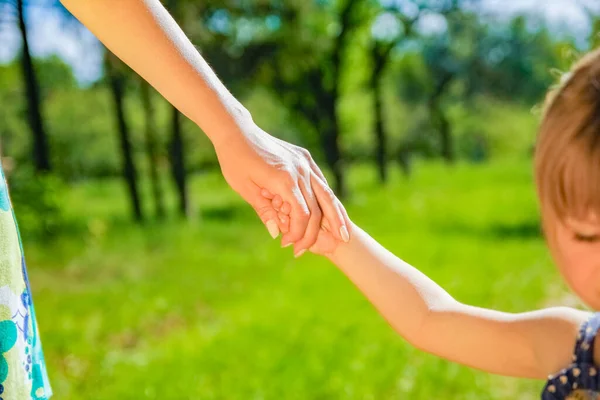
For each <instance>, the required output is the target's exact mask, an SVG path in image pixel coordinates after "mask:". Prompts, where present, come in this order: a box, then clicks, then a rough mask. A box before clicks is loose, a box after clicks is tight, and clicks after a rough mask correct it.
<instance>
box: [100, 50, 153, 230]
mask: <svg viewBox="0 0 600 400" xmlns="http://www.w3.org/2000/svg"><path fill="white" fill-rule="evenodd" d="M104 67H105V72H106V76H107V80H108V84H109V87H110V92H111V94H112V98H113V103H114V110H115V116H116V122H117V130H118V132H119V144H120V147H121V155H122V157H123V177H124V178H125V182H126V184H127V189H128V191H129V198H130V201H131V207H132V211H133V217H134V219H135V220H136V221H137V222H142V221H143V219H144V217H143V213H142V207H141V204H140V196H139V191H138V186H137V171H136V168H135V163H134V160H133V151H132V148H131V139H130V133H129V124H128V123H127V117H126V115H127V113H126V112H125V104H124V102H125V88H126V75H125V71H124V69H125V66H124V65H123V63H122V62H121V61H120V60H119V59H118V58H117V57H116V56H114V55H113V54H112V53H110V52H109V51H108V50H106V53H105V58H104Z"/></svg>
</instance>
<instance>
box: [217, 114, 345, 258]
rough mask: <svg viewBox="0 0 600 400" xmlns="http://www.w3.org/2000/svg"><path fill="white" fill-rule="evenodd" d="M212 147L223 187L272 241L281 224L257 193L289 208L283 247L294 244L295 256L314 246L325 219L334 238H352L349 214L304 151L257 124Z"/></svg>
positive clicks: (266, 202) (263, 198)
mask: <svg viewBox="0 0 600 400" xmlns="http://www.w3.org/2000/svg"><path fill="white" fill-rule="evenodd" d="M214 146H215V150H216V153H217V157H218V159H219V163H220V165H221V171H222V172H223V176H224V177H225V179H226V181H227V183H228V184H229V185H230V186H231V188H232V189H233V190H235V191H236V192H237V193H238V194H240V195H241V196H242V198H244V200H246V201H247V202H248V203H249V204H250V205H251V206H252V207H253V208H254V210H255V211H256V213H257V214H258V216H259V217H260V219H261V220H262V221H263V223H264V224H265V225H266V227H267V229H268V231H269V233H270V234H271V236H272V237H273V238H276V237H277V236H278V235H279V233H280V232H281V231H282V229H283V224H282V223H281V221H280V220H279V218H278V216H277V211H276V210H275V209H274V208H273V206H272V204H271V200H269V199H268V198H265V197H264V196H263V195H262V194H261V190H262V189H263V188H264V189H267V190H268V191H269V192H271V193H275V194H278V195H280V196H281V199H282V201H283V202H286V203H289V205H290V208H291V209H290V213H289V215H290V220H291V223H290V226H289V231H288V230H287V229H286V233H284V235H283V237H282V245H283V246H284V247H287V246H289V245H292V244H294V254H295V255H296V256H299V255H301V254H302V253H304V252H305V251H306V250H308V249H309V248H310V247H311V246H313V245H314V244H315V243H316V241H317V237H318V235H319V230H320V229H321V223H322V219H324V218H325V219H327V220H328V221H329V224H330V225H331V226H330V228H331V231H332V234H333V235H334V236H335V238H336V239H338V240H342V241H345V242H347V241H348V240H349V239H350V237H349V233H348V226H349V220H348V215H347V214H346V211H345V209H344V207H343V206H342V204H341V203H340V202H339V200H338V199H337V198H336V196H335V195H334V194H333V191H332V190H331V189H330V188H329V186H327V183H326V180H325V177H324V176H323V173H322V172H321V170H320V169H319V167H318V166H317V165H316V164H315V162H314V161H313V159H312V157H311V156H310V153H309V152H308V151H307V150H305V149H303V148H301V147H298V146H295V145H292V144H290V143H287V142H285V141H282V140H279V139H276V138H274V137H273V136H271V135H269V134H268V133H266V132H265V131H263V130H262V129H260V128H259V127H257V126H256V125H253V126H251V127H250V128H249V129H245V132H244V134H243V135H240V136H234V137H231V138H230V139H229V140H227V141H223V142H220V143H219V142H218V143H214Z"/></svg>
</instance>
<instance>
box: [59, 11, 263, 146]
mask: <svg viewBox="0 0 600 400" xmlns="http://www.w3.org/2000/svg"><path fill="white" fill-rule="evenodd" d="M61 1H62V3H63V4H64V6H65V7H66V8H67V9H68V10H69V11H70V12H71V13H72V14H73V15H74V16H75V17H77V18H78V19H79V20H80V21H81V22H82V23H83V24H84V25H85V26H86V27H87V28H88V29H89V30H90V31H91V32H92V33H94V34H95V35H96V37H98V39H100V41H101V42H102V43H103V44H104V45H105V46H106V47H107V48H108V49H109V50H111V51H112V52H113V53H114V54H115V55H116V56H118V57H119V58H120V59H121V60H123V61H124V62H125V63H126V64H127V65H129V66H130V67H131V68H132V69H133V70H134V71H136V72H137V73H138V74H139V75H140V76H142V77H143V78H144V79H146V80H147V81H148V82H149V83H150V84H151V85H152V86H154V88H155V89H156V90H158V91H159V92H160V93H161V94H162V95H163V96H164V97H165V98H166V99H167V100H168V101H169V102H171V103H172V104H173V105H174V106H175V107H177V108H178V109H179V110H180V111H181V112H182V113H183V114H184V115H186V116H187V117H188V118H190V119H191V120H192V121H194V122H195V123H196V124H197V125H198V126H200V128H201V129H202V130H203V131H204V132H205V133H206V134H207V135H208V136H209V138H210V139H211V141H212V142H213V143H215V144H216V143H218V142H224V141H227V139H228V138H229V137H231V136H237V135H239V134H240V133H242V131H243V130H244V129H245V128H246V127H247V126H251V125H252V119H251V117H250V114H249V113H248V111H247V110H246V109H245V108H244V107H243V106H242V105H241V104H240V103H239V102H238V101H237V100H236V99H235V98H234V97H233V96H232V95H231V94H230V93H229V91H228V90H227V89H226V88H225V86H224V85H223V84H222V83H221V82H220V81H219V79H218V78H217V76H216V75H215V73H214V72H213V71H212V70H211V68H210V67H209V65H208V64H207V63H206V61H205V60H204V59H203V58H202V56H201V55H200V53H199V52H198V51H197V50H196V48H195V47H194V46H193V45H192V43H191V42H190V41H189V40H188V38H187V37H186V35H185V34H184V33H183V31H182V30H181V29H180V28H179V26H178V25H177V23H176V22H175V21H174V20H173V18H172V17H171V16H170V15H169V13H168V12H167V11H166V10H165V8H164V7H163V6H162V5H161V3H160V1H159V0H61Z"/></svg>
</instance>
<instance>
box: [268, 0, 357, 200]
mask: <svg viewBox="0 0 600 400" xmlns="http://www.w3.org/2000/svg"><path fill="white" fill-rule="evenodd" d="M360 5H361V0H348V1H344V2H341V6H340V7H338V6H337V5H336V4H333V3H330V2H325V1H322V2H315V3H306V2H295V3H293V4H292V3H291V2H290V3H286V4H285V6H284V5H283V4H282V5H281V8H282V9H281V11H280V14H279V15H280V17H279V19H277V21H279V22H278V25H280V28H279V29H278V30H277V35H276V36H275V38H276V41H275V42H274V43H276V49H275V52H274V56H273V58H272V60H271V62H269V63H268V64H267V63H265V64H264V65H263V66H262V67H263V68H262V70H261V71H260V76H261V78H263V79H265V84H267V85H269V86H270V87H272V89H273V91H274V92H275V94H276V95H277V96H278V97H279V98H280V99H281V101H282V103H283V104H284V105H285V106H286V107H287V108H288V109H290V110H293V112H294V113H295V114H296V116H297V117H298V118H299V119H301V120H304V121H308V122H309V123H310V124H311V125H312V126H313V127H314V129H315V131H316V132H317V135H318V136H319V138H320V142H321V146H322V150H323V154H324V156H325V161H326V163H327V165H328V166H329V168H330V169H331V171H332V173H333V177H334V190H335V192H336V193H337V195H338V196H340V197H344V196H345V194H346V187H345V182H344V170H343V167H342V162H343V157H342V151H341V148H340V116H339V112H338V105H339V102H340V100H341V96H342V93H341V87H340V79H341V76H342V74H343V69H344V60H345V59H344V56H345V51H346V48H347V47H348V45H349V43H350V41H349V38H350V37H351V35H352V33H353V32H354V30H355V29H356V28H358V27H359V25H360V15H359V13H358V12H357V10H358V8H359V6H360Z"/></svg>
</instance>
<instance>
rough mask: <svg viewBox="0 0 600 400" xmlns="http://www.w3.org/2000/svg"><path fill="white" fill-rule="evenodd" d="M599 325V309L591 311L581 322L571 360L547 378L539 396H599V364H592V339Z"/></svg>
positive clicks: (593, 399) (574, 399)
mask: <svg viewBox="0 0 600 400" xmlns="http://www.w3.org/2000/svg"><path fill="white" fill-rule="evenodd" d="M599 329H600V313H594V314H592V316H591V317H590V318H589V319H588V320H587V321H586V322H584V323H583V324H582V325H581V328H580V330H579V335H578V336H577V342H576V344H575V352H574V354H573V363H572V364H571V365H570V366H569V367H568V368H565V369H563V370H562V371H560V372H559V373H558V374H556V375H554V376H551V377H550V378H549V379H548V382H547V383H546V386H545V387H544V391H543V392H542V400H565V399H567V400H600V393H599V392H598V389H600V378H599V377H598V373H599V368H598V367H596V365H594V339H595V338H596V335H597V334H598V330H599Z"/></svg>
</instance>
